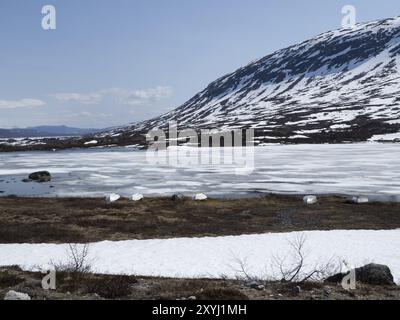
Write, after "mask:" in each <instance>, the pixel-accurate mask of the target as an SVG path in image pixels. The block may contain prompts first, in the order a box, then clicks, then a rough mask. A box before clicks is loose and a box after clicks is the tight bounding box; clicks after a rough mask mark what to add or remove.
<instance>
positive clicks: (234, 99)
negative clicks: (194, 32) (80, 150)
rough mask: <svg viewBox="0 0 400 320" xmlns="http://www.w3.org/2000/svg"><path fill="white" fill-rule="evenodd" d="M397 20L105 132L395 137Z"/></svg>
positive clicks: (255, 67) (399, 55)
mask: <svg viewBox="0 0 400 320" xmlns="http://www.w3.org/2000/svg"><path fill="white" fill-rule="evenodd" d="M399 67H400V17H397V18H392V19H386V20H381V21H375V22H369V23H362V24H358V25H357V26H355V27H353V28H352V29H339V30H336V31H330V32H326V33H324V34H321V35H319V36H317V37H315V38H313V39H310V40H307V41H305V42H303V43H300V44H297V45H294V46H291V47H288V48H285V49H282V50H279V51H276V52H274V53H272V54H270V55H268V56H266V57H264V58H262V59H259V60H257V61H254V62H251V63H250V64H248V65H246V66H244V67H242V68H240V69H238V70H236V71H235V72H233V73H230V74H228V75H226V76H224V77H222V78H220V79H218V80H216V81H214V82H212V83H211V84H210V85H209V86H208V87H207V88H205V89H204V90H203V91H201V92H199V93H198V94H196V95H195V96H194V97H193V98H192V99H190V100H189V101H187V102H186V103H184V104H183V105H182V106H180V107H179V108H177V109H175V110H173V111H171V112H169V113H167V114H165V115H162V116H160V117H157V118H154V119H151V120H148V121H144V122H140V123H136V124H133V125H130V126H127V127H124V128H119V129H116V130H113V131H112V132H108V133H106V134H102V135H101V137H111V136H112V137H118V136H124V139H127V138H128V137H129V136H135V135H137V134H138V132H146V131H148V130H150V129H152V128H154V127H160V128H164V127H166V124H167V123H168V122H169V121H177V123H178V126H179V128H180V129H183V128H187V127H190V128H197V129H199V128H219V129H224V130H225V129H230V128H249V127H252V128H255V129H256V136H257V137H256V141H257V142H260V143H262V142H313V143H314V142H344V141H366V140H371V139H372V140H379V139H385V136H386V137H387V138H388V140H393V139H395V138H400V133H399V132H400V104H399V103H400V69H399Z"/></svg>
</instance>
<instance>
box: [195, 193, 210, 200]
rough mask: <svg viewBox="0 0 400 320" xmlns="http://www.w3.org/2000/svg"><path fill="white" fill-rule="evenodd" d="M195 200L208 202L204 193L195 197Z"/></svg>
mask: <svg viewBox="0 0 400 320" xmlns="http://www.w3.org/2000/svg"><path fill="white" fill-rule="evenodd" d="M194 200H196V201H204V200H207V196H206V195H205V194H204V193H197V194H196V195H195V196H194Z"/></svg>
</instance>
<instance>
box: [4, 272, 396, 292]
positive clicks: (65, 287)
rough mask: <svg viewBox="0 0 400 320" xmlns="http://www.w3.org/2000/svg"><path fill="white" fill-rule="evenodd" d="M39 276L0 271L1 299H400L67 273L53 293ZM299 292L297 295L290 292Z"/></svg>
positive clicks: (322, 288)
mask: <svg viewBox="0 0 400 320" xmlns="http://www.w3.org/2000/svg"><path fill="white" fill-rule="evenodd" d="M42 277H43V274H41V273H33V272H24V271H22V270H21V269H19V268H18V267H1V268H0V299H2V298H3V296H4V295H5V293H6V292H7V291H9V290H16V291H18V292H24V293H27V294H29V295H30V296H31V298H32V299H39V300H43V299H134V300H159V299H166V300H176V299H188V298H190V297H191V298H196V299H198V300H247V299H251V300H285V299H301V300H327V299H332V300H336V299H341V300H347V299H360V300H361V299H400V289H399V287H397V286H368V285H362V284H360V285H359V286H358V287H357V289H356V290H355V291H352V292H347V291H345V290H343V288H342V287H341V286H340V285H335V284H329V285H326V284H323V283H320V282H319V283H318V282H306V283H295V282H290V283H282V282H264V285H265V289H263V290H257V289H252V288H251V287H250V286H249V285H248V284H247V283H246V282H245V281H240V280H212V279H168V278H145V277H134V276H124V275H120V276H112V275H98V274H90V273H87V274H85V275H84V276H83V277H78V278H79V281H77V278H76V275H75V274H74V273H70V272H59V273H57V289H56V290H43V289H42V288H41V278H42ZM298 286H300V287H301V292H300V293H296V294H295V293H294V291H293V288H295V287H298Z"/></svg>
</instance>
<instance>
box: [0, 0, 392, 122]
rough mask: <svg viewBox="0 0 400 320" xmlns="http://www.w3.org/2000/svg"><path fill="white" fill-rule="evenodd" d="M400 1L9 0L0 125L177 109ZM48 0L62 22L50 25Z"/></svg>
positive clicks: (0, 7)
mask: <svg viewBox="0 0 400 320" xmlns="http://www.w3.org/2000/svg"><path fill="white" fill-rule="evenodd" d="M349 4H350V5H353V6H354V7H355V8H356V10H357V11H356V13H357V22H362V21H370V20H377V19H383V18H388V17H394V16H397V15H400V1H398V0H384V1H365V0H347V1H341V0H330V1H321V0H303V1H294V0H196V1H195V0H85V1H82V0H46V1H42V0H29V1H26V0H1V1H0V127H2V128H10V127H27V126H36V125H68V126H74V127H82V128H108V127H112V126H118V125H124V124H128V123H133V122H137V121H141V120H145V119H149V118H152V117H154V116H158V115H160V114H163V113H165V112H167V111H169V110H172V109H174V108H176V107H178V106H180V105H181V104H183V103H184V102H185V101H187V100H188V99H190V98H191V97H192V96H194V95H195V94H196V93H197V92H199V91H200V90H202V89H204V88H205V87H206V86H207V85H208V84H209V83H210V82H212V81H214V80H215V79H217V78H219V77H221V76H223V75H225V74H227V73H230V72H232V71H234V70H236V69H237V68H239V67H241V66H243V65H246V64H248V63H249V62H250V61H253V60H255V59H258V58H261V57H263V56H265V55H267V54H270V53H272V52H274V51H275V50H278V49H281V48H284V47H287V46H289V45H292V44H295V43H298V42H301V41H304V40H307V39H309V38H312V37H314V36H316V35H318V34H320V33H323V32H326V31H329V30H333V29H338V28H340V26H341V21H342V18H343V14H342V7H343V6H345V5H349ZM45 5H52V6H54V8H55V9H56V29H55V30H44V29H43V28H42V19H43V18H44V17H45V16H46V14H42V8H43V6H45Z"/></svg>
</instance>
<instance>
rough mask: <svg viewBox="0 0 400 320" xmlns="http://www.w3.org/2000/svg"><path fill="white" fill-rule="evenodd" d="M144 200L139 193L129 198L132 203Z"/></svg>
mask: <svg viewBox="0 0 400 320" xmlns="http://www.w3.org/2000/svg"><path fill="white" fill-rule="evenodd" d="M143 198H144V196H143V195H142V194H141V193H135V194H133V195H132V196H131V200H132V201H140V200H142V199H143Z"/></svg>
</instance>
